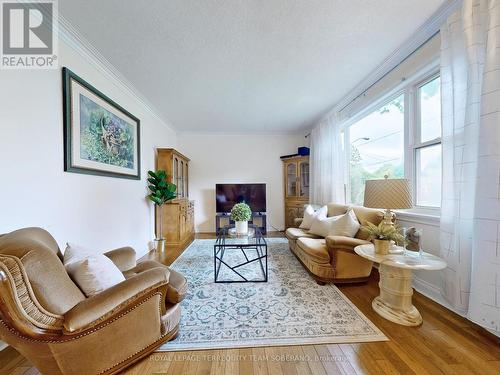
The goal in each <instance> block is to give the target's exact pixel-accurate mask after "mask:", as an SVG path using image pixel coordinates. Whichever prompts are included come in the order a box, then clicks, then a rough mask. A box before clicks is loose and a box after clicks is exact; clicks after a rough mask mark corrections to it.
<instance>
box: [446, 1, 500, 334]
mask: <svg viewBox="0 0 500 375" xmlns="http://www.w3.org/2000/svg"><path fill="white" fill-rule="evenodd" d="M441 39H442V42H441V43H442V44H441V45H442V47H441V84H442V87H441V92H442V101H443V102H442V105H443V106H442V111H443V114H442V116H443V136H442V147H443V190H442V208H441V256H442V257H443V258H445V259H446V261H447V263H448V268H447V269H446V270H445V272H443V279H442V281H443V282H442V294H443V296H444V297H445V299H446V300H447V301H448V302H449V303H450V304H451V306H452V307H454V308H455V309H456V310H457V311H459V312H462V314H464V315H467V316H468V317H469V319H471V320H473V321H475V322H477V323H479V324H481V325H482V326H484V327H487V328H489V329H491V330H494V331H497V332H499V331H500V244H499V238H500V156H499V150H500V130H499V128H500V51H499V46H500V1H499V0H464V3H463V8H462V10H461V11H458V12H456V13H455V14H453V15H451V16H450V17H449V18H448V20H447V22H446V24H445V25H443V27H442V29H441Z"/></svg>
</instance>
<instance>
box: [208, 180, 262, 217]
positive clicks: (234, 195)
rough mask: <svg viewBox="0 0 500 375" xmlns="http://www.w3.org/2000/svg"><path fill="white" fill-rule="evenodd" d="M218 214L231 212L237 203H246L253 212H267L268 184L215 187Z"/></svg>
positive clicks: (222, 185)
mask: <svg viewBox="0 0 500 375" xmlns="http://www.w3.org/2000/svg"><path fill="white" fill-rule="evenodd" d="M215 199H216V202H217V212H218V213H226V212H231V208H233V206H234V205H235V204H236V203H241V202H244V203H246V204H248V205H249V206H250V208H251V209H252V212H266V184H217V185H215Z"/></svg>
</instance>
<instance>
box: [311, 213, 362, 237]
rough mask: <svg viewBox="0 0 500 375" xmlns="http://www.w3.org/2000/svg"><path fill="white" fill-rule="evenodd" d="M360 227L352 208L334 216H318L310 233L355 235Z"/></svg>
mask: <svg viewBox="0 0 500 375" xmlns="http://www.w3.org/2000/svg"><path fill="white" fill-rule="evenodd" d="M358 229H359V222H358V219H357V218H356V214H355V213H354V211H353V210H352V209H350V208H349V209H348V210H347V212H346V213H345V214H343V215H338V216H332V217H327V218H325V217H323V218H322V217H319V216H318V217H317V218H316V219H315V220H314V222H313V223H312V225H311V229H310V230H309V233H312V234H315V235H317V236H321V237H327V236H346V237H354V236H355V235H356V233H357V232H358Z"/></svg>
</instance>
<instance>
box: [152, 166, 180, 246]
mask: <svg viewBox="0 0 500 375" xmlns="http://www.w3.org/2000/svg"><path fill="white" fill-rule="evenodd" d="M148 176H149V177H148V189H149V195H148V199H149V200H150V201H151V202H153V203H154V204H155V205H156V206H157V207H158V208H159V221H160V227H159V233H157V234H156V237H157V238H156V239H157V240H164V238H163V213H162V211H163V210H162V209H161V206H163V205H164V204H165V203H167V202H168V201H171V200H172V199H174V198H176V197H177V194H176V193H175V191H176V190H177V186H175V185H174V184H172V183H170V182H168V181H167V172H165V171H162V170H159V171H156V172H153V171H148Z"/></svg>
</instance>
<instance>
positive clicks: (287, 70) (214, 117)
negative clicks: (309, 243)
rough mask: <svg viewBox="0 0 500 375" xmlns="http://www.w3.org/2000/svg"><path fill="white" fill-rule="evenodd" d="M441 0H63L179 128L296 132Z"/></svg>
mask: <svg viewBox="0 0 500 375" xmlns="http://www.w3.org/2000/svg"><path fill="white" fill-rule="evenodd" d="M443 2H444V0H418V1H414V0H404V1H402V0H297V1H290V0H203V1H199V0H197V1H194V0H169V1H160V0H154V1H147V2H146V1H137V0H86V1H81V0H64V1H60V2H59V12H60V13H61V14H62V16H63V17H64V18H65V19H66V20H67V21H69V22H70V23H71V25H72V26H73V27H74V28H76V30H77V31H78V32H79V34H80V35H82V36H83V37H84V38H86V39H87V40H88V41H89V42H90V43H91V44H92V45H93V46H94V47H95V48H96V49H97V50H98V51H99V52H100V53H101V54H102V55H103V56H104V57H106V58H107V59H108V60H109V61H110V62H111V64H113V65H114V66H115V67H116V68H117V69H118V70H119V71H120V72H121V73H122V75H124V76H125V77H126V78H127V79H128V80H129V81H130V82H131V83H132V84H133V85H134V86H135V88H136V89H137V90H138V91H139V92H140V93H141V94H142V95H143V96H145V97H146V98H147V99H148V101H149V102H150V103H152V104H153V106H154V107H155V108H156V109H157V111H158V112H159V114H160V115H161V116H162V117H163V118H164V119H165V120H166V121H168V122H169V123H170V124H171V125H173V126H174V128H175V129H176V130H177V131H179V132H203V133H210V132H214V133H217V132H225V133H233V134H236V133H252V132H253V133H299V132H302V131H306V130H307V129H308V128H310V127H311V125H313V124H314V122H315V121H316V120H317V119H318V118H319V117H321V116H322V115H323V114H324V113H325V112H326V111H327V110H328V109H330V108H331V107H332V106H333V105H334V104H335V103H336V102H337V101H339V100H340V99H341V98H342V97H343V96H344V95H346V94H347V92H348V91H349V90H350V89H352V88H353V87H354V86H355V85H356V84H358V83H359V82H360V80H361V79H362V78H363V77H365V76H366V75H367V74H369V73H370V72H371V71H372V70H373V69H374V68H376V67H377V66H378V65H379V64H380V63H381V62H382V61H383V60H384V59H385V58H386V57H387V56H388V55H389V54H390V53H391V52H392V51H393V50H395V49H396V48H397V47H399V46H400V45H401V44H402V43H403V42H404V41H405V40H406V39H407V38H409V37H410V36H411V35H412V33H414V32H415V31H416V30H417V28H418V27H419V26H421V25H422V24H423V23H424V22H425V21H426V20H427V19H428V18H429V17H430V16H431V15H432V14H433V13H434V12H435V11H436V10H437V9H438V8H439V6H440V5H441V4H442V3H443Z"/></svg>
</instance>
